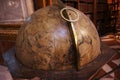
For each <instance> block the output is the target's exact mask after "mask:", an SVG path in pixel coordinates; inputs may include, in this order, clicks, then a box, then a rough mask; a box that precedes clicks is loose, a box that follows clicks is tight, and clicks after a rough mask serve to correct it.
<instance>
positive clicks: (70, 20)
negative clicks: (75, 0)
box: [60, 7, 79, 22]
mask: <svg viewBox="0 0 120 80" xmlns="http://www.w3.org/2000/svg"><path fill="white" fill-rule="evenodd" d="M65 10H71V11H73V12H74V13H75V15H76V18H75V19H67V18H65V16H64V15H63V11H65ZM60 14H61V16H62V18H63V19H64V20H66V21H68V22H76V21H78V20H79V13H78V12H77V11H75V10H74V9H72V8H70V7H65V8H63V9H61V11H60Z"/></svg>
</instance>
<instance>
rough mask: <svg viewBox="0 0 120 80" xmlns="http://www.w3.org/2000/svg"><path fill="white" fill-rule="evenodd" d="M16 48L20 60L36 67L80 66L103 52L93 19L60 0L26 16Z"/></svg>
mask: <svg viewBox="0 0 120 80" xmlns="http://www.w3.org/2000/svg"><path fill="white" fill-rule="evenodd" d="M15 51H16V54H15V55H16V58H17V60H18V61H19V62H20V63H21V64H23V65H24V66H26V67H28V68H31V69H35V70H70V69H73V68H74V69H78V70H79V69H80V68H81V67H83V66H85V65H86V64H89V63H90V62H91V61H93V60H94V59H95V58H96V57H97V56H98V55H99V54H100V53H101V51H100V39H99V36H98V33H97V30H96V28H95V26H94V24H93V23H92V21H91V20H90V19H89V18H88V17H87V16H86V15H85V14H84V13H82V12H81V11H79V10H77V9H75V8H72V7H69V6H67V7H66V6H65V5H64V4H63V3H62V2H60V1H59V0H54V2H53V5H52V6H48V7H45V8H41V9H39V10H37V11H36V12H34V13H33V14H32V15H31V16H30V17H28V18H27V20H26V21H25V22H24V24H23V25H22V27H21V28H20V30H19V33H18V36H17V40H16V46H15Z"/></svg>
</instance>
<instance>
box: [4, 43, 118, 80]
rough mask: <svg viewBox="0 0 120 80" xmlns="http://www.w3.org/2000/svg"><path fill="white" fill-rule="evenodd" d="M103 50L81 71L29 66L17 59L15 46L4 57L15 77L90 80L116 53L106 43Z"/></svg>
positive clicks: (102, 45)
mask: <svg viewBox="0 0 120 80" xmlns="http://www.w3.org/2000/svg"><path fill="white" fill-rule="evenodd" d="M101 51H102V53H101V54H100V55H99V56H98V57H97V58H96V59H95V60H94V61H92V62H90V63H89V64H87V65H85V66H83V67H81V69H80V70H79V71H77V70H76V69H73V70H69V71H43V70H33V69H30V68H27V67H25V66H24V65H22V64H21V63H19V61H18V60H17V59H16V57H15V49H14V48H12V49H10V50H9V51H7V52H6V53H5V54H3V57H4V60H5V62H6V63H7V65H8V69H9V70H10V73H11V74H12V76H13V77H14V78H33V77H36V76H38V77H40V78H41V79H43V80H89V79H91V78H92V77H93V76H94V75H95V73H97V71H99V70H100V68H101V67H102V66H103V65H104V64H105V63H107V62H108V61H109V60H110V59H111V58H112V57H113V56H114V55H115V54H116V52H115V51H114V50H112V49H110V48H109V47H108V46H106V45H104V44H101Z"/></svg>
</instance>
